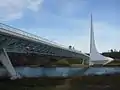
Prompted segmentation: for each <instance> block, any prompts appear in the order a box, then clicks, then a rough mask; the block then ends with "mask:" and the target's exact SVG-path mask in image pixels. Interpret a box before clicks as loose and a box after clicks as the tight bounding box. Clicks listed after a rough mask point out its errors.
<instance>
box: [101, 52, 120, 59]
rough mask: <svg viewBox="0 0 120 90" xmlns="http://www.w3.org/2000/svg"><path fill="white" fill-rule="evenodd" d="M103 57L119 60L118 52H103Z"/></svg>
mask: <svg viewBox="0 0 120 90" xmlns="http://www.w3.org/2000/svg"><path fill="white" fill-rule="evenodd" d="M102 54H103V55H104V56H107V57H112V58H114V59H120V52H104V53H102Z"/></svg>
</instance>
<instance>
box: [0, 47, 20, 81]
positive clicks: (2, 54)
mask: <svg viewBox="0 0 120 90" xmlns="http://www.w3.org/2000/svg"><path fill="white" fill-rule="evenodd" d="M0 62H1V63H2V64H3V65H4V67H5V68H6V69H7V71H8V72H9V74H10V76H11V78H10V79H12V80H14V79H17V78H21V77H20V75H19V74H17V73H16V71H15V69H14V67H13V66H12V63H11V61H10V59H9V57H8V55H7V52H6V51H5V49H4V48H3V49H2V50H0Z"/></svg>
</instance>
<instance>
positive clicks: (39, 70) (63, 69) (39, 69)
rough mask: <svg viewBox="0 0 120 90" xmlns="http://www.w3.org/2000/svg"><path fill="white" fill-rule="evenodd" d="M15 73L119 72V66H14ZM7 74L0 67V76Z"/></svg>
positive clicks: (46, 74)
mask: <svg viewBox="0 0 120 90" xmlns="http://www.w3.org/2000/svg"><path fill="white" fill-rule="evenodd" d="M15 69H16V71H17V73H19V74H20V75H22V76H24V77H40V76H64V77H67V76H79V75H89V74H105V73H115V72H120V68H119V67H116V68H112V67H109V68H105V67H100V68H96V67H90V68H70V67H56V68H43V67H36V68H32V67H16V68H15ZM3 75H7V71H6V69H4V68H0V76H3Z"/></svg>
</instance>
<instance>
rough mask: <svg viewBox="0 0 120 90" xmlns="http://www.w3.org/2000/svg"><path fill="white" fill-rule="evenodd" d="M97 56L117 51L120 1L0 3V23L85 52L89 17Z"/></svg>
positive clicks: (1, 0) (5, 0)
mask: <svg viewBox="0 0 120 90" xmlns="http://www.w3.org/2000/svg"><path fill="white" fill-rule="evenodd" d="M91 13H92V15H93V26H94V34H95V43H96V47H97V49H98V51H99V52H106V51H108V50H110V49H117V50H119V49H120V48H119V47H120V41H119V38H120V17H119V16H120V0H0V23H4V24H7V25H10V26H13V27H16V28H19V29H22V30H24V31H27V32H30V33H32V34H35V35H38V36H41V37H43V38H47V39H49V40H52V41H54V42H57V43H60V44H63V45H65V46H69V45H72V46H74V47H75V49H78V50H81V51H82V52H89V46H90V45H89V40H90V38H89V37H90V14H91Z"/></svg>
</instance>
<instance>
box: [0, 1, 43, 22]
mask: <svg viewBox="0 0 120 90" xmlns="http://www.w3.org/2000/svg"><path fill="white" fill-rule="evenodd" d="M42 2H43V0H0V21H8V20H14V19H19V18H21V17H22V16H23V13H24V11H25V10H26V9H29V10H32V11H35V12H36V11H38V10H39V9H40V7H39V6H40V5H41V4H42Z"/></svg>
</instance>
